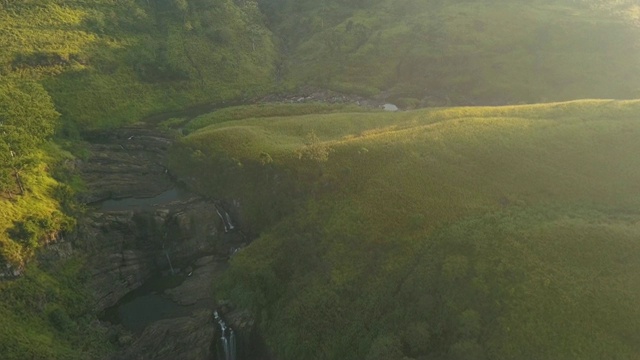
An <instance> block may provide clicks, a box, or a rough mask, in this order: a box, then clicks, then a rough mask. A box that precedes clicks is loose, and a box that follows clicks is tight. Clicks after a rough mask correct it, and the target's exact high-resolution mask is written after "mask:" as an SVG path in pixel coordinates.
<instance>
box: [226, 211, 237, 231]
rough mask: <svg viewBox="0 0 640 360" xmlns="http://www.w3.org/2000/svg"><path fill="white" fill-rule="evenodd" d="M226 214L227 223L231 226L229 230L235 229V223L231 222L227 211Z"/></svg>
mask: <svg viewBox="0 0 640 360" xmlns="http://www.w3.org/2000/svg"><path fill="white" fill-rule="evenodd" d="M224 214H225V216H226V217H227V223H228V224H229V230H233V229H235V228H236V227H235V226H233V223H232V222H231V216H229V213H228V212H226V211H225V212H224Z"/></svg>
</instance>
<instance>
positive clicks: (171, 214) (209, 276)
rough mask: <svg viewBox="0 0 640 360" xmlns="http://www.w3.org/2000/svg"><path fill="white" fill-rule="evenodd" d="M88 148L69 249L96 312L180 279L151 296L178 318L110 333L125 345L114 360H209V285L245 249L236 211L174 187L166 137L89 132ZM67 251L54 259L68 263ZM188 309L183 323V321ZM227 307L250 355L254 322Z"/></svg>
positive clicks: (211, 344)
mask: <svg viewBox="0 0 640 360" xmlns="http://www.w3.org/2000/svg"><path fill="white" fill-rule="evenodd" d="M90 141H91V144H90V145H89V148H90V152H91V155H90V156H89V157H88V159H87V160H86V161H82V162H78V163H76V166H77V167H78V170H79V171H80V172H81V174H82V176H83V177H84V179H85V181H86V183H87V187H88V192H87V194H86V195H85V201H86V202H87V203H88V206H89V209H88V210H89V211H88V212H87V215H86V216H85V217H84V218H83V219H80V220H79V224H78V228H77V232H76V234H75V238H74V239H73V243H74V246H76V247H78V246H80V247H82V248H83V252H84V253H86V254H88V255H87V256H88V257H89V259H88V264H89V269H88V271H89V272H90V281H89V284H90V287H91V289H92V290H93V295H94V299H95V300H96V305H95V308H96V310H97V311H100V310H103V309H106V308H109V307H111V306H113V305H115V304H117V303H118V301H119V300H120V299H121V298H123V296H125V295H126V294H127V293H129V292H131V291H132V290H134V289H136V288H139V287H141V286H142V285H143V283H145V281H147V280H148V279H150V278H151V277H153V276H157V275H159V274H161V273H167V272H169V270H171V272H175V273H178V272H179V273H180V274H181V275H180V276H181V277H184V281H183V282H182V283H181V284H180V285H179V286H178V287H175V288H171V289H165V290H163V291H164V292H162V291H160V292H156V293H155V295H154V296H162V297H165V298H168V299H170V300H171V301H173V302H175V303H176V304H179V305H181V306H184V307H181V308H180V309H181V310H180V311H179V312H176V313H174V314H165V315H166V316H167V318H165V319H164V320H160V321H155V322H151V323H150V324H148V325H146V327H145V328H144V330H143V331H142V333H130V332H128V331H127V330H125V329H124V328H123V327H122V326H121V325H118V326H111V331H114V332H116V333H117V334H119V335H117V336H116V337H117V340H116V342H117V343H118V344H119V345H120V347H121V351H119V352H118V353H117V354H115V355H113V357H112V359H131V360H133V359H194V360H195V359H211V358H213V356H214V353H213V352H214V350H215V326H214V324H213V317H212V314H213V313H212V312H213V310H214V309H215V308H216V306H217V304H216V303H215V301H214V293H213V291H214V283H215V279H216V278H218V277H219V276H220V275H221V273H222V272H223V271H224V270H225V269H226V267H227V263H226V261H223V260H221V259H225V258H226V257H227V256H229V254H231V253H233V251H234V250H236V249H237V248H238V247H240V246H243V245H244V244H246V238H245V236H244V234H243V233H242V232H241V231H238V229H237V226H238V225H237V224H236V222H235V220H234V216H233V215H234V213H235V211H234V210H238V208H239V206H238V204H236V203H235V202H234V203H233V204H230V205H229V206H224V205H223V204H222V203H220V202H215V201H213V200H210V199H206V198H203V197H200V196H197V195H195V194H192V193H190V192H188V191H186V190H181V189H177V188H176V184H175V181H174V179H172V178H171V174H170V173H169V172H168V171H167V169H166V168H165V165H164V164H165V160H166V150H167V149H168V147H169V146H170V145H171V142H172V139H171V137H170V136H167V135H166V134H163V133H160V132H157V131H153V130H149V129H145V128H124V129H118V130H114V131H111V132H102V133H94V134H91V136H90ZM225 208H228V209H229V211H230V212H231V214H232V215H230V214H228V213H227V211H225ZM66 250H68V249H67V248H61V249H60V251H58V253H60V254H61V255H60V256H64V254H65V253H66V252H65V251H66ZM145 286H146V285H145ZM141 289H145V287H142V288H141ZM112 309H118V308H117V307H115V308H112ZM185 309H186V311H187V313H190V315H189V316H183V315H184V314H185ZM227 310H229V315H230V321H231V323H232V324H233V326H237V328H238V331H239V334H240V333H241V334H243V337H242V338H243V339H244V340H243V341H245V345H244V347H245V348H246V349H249V347H250V346H251V345H250V344H252V342H251V340H250V339H251V338H253V337H254V336H255V335H254V334H255V333H256V331H255V325H254V321H253V320H251V318H250V317H249V316H248V314H246V313H244V312H238V311H232V310H231V309H227ZM172 316H173V317H172ZM245 334H246V335H245ZM122 339H125V340H126V341H124V340H122ZM243 351H244V353H245V354H250V353H252V351H251V350H250V349H249V350H243ZM249 358H250V357H249Z"/></svg>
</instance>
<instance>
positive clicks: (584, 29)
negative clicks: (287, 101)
mask: <svg viewBox="0 0 640 360" xmlns="http://www.w3.org/2000/svg"><path fill="white" fill-rule="evenodd" d="M261 4H262V5H263V7H264V8H265V11H266V12H267V14H270V16H271V17H270V19H271V24H272V25H273V30H274V32H276V34H278V35H279V36H280V38H281V39H282V42H283V44H284V45H283V47H284V49H285V51H286V53H287V55H288V56H287V57H285V58H284V60H283V64H282V66H281V67H282V68H283V69H284V70H285V73H286V74H287V76H286V77H285V79H286V82H289V83H290V84H292V85H293V86H295V84H297V83H299V82H300V81H304V82H309V83H313V84H317V85H321V86H326V87H331V88H334V89H338V90H343V91H356V92H359V93H362V94H367V95H378V94H379V95H383V96H387V97H388V98H390V99H392V100H393V101H394V102H397V103H398V104H401V105H403V106H409V107H411V106H417V105H422V106H425V105H451V104H465V105H488V104H509V103H519V102H526V103H532V102H541V101H542V102H544V101H559V100H571V99H578V98H612V97H614V98H634V97H637V96H638V95H639V91H640V89H639V88H638V83H639V80H640V75H639V74H640V71H639V70H640V66H639V65H640V63H639V62H638V57H637V55H636V56H633V55H631V54H638V51H640V50H639V49H640V47H639V45H640V40H639V39H640V36H639V35H640V29H639V28H638V26H637V25H638V23H639V22H640V15H639V10H638V5H637V4H636V2H634V1H630V0H623V1H593V0H585V1H547V0H537V1H518V0H512V1H433V0H405V1H391V0H362V1H350V2H347V1H341V0H324V1H317V0H315V1H311V0H307V1H304V0H302V1H298V0H266V1H263V2H261Z"/></svg>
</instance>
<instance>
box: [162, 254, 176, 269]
mask: <svg viewBox="0 0 640 360" xmlns="http://www.w3.org/2000/svg"><path fill="white" fill-rule="evenodd" d="M164 255H165V256H166V257H167V261H169V268H170V269H171V275H175V272H174V271H173V265H171V258H170V257H169V252H168V251H166V250H165V251H164Z"/></svg>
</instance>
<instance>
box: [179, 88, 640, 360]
mask: <svg viewBox="0 0 640 360" xmlns="http://www.w3.org/2000/svg"><path fill="white" fill-rule="evenodd" d="M638 115H640V102H638V101H626V102H621V101H609V100H584V101H574V102H566V103H552V104H541V105H526V106H525V105H523V106H509V107H468V108H437V109H429V110H419V111H410V112H402V113H392V114H390V113H357V112H354V113H343V114H326V115H305V116H301V117H295V116H294V117H272V118H262V119H246V120H238V121H228V122H223V123H219V124H214V125H211V126H209V127H206V128H203V129H201V130H198V131H196V132H194V133H192V134H191V135H189V136H188V137H187V138H185V140H184V143H183V145H182V147H181V148H180V149H178V150H176V153H175V158H176V159H179V161H177V160H176V161H175V162H174V165H173V166H174V168H175V170H176V171H179V172H180V173H181V174H183V175H184V176H185V177H187V178H191V179H192V181H194V183H195V184H198V185H199V186H200V189H201V190H202V191H206V192H208V193H209V194H211V195H214V196H219V197H226V198H233V199H237V200H239V201H240V204H241V206H242V208H243V210H244V212H245V216H246V221H247V223H248V224H250V225H254V227H255V230H256V232H259V233H260V237H259V238H258V239H257V240H256V241H255V242H253V243H252V244H251V245H250V246H249V247H247V248H246V249H244V250H243V251H242V252H240V253H239V254H238V255H236V256H235V257H234V258H233V259H232V262H231V263H232V266H231V269H230V271H229V272H228V276H227V278H226V281H225V283H224V285H223V286H222V290H223V291H224V294H225V296H228V297H230V298H231V299H233V301H235V302H236V303H238V304H241V305H243V306H248V307H250V308H252V309H253V310H254V311H255V313H256V314H257V315H258V316H259V321H260V326H261V328H262V330H263V334H264V335H265V337H266V341H267V343H268V345H269V346H270V348H271V349H273V351H274V352H275V354H276V356H277V357H278V358H281V359H301V358H305V359H307V358H308V359H311V358H313V359H409V358H413V359H427V358H429V359H432V358H437V359H514V358H534V359H550V358H556V359H601V358H620V359H634V358H637V357H638V356H640V347H638V344H640V338H638V335H637V334H639V333H640V332H639V330H640V329H639V326H640V325H639V324H640V312H638V310H637V307H636V306H635V304H637V302H638V300H640V287H639V286H638V284H639V282H638V275H637V274H638V270H640V269H638V264H640V262H639V261H638V260H640V243H638V242H637V239H638V237H639V236H640V227H638V216H639V215H640V214H639V213H638V210H637V209H638V205H640V195H639V194H640V188H639V185H638V184H640V158H639V157H638V156H636V154H638V152H639V151H640V143H639V142H638V141H637V138H636V134H637V133H638V131H640V122H638Z"/></svg>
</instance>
